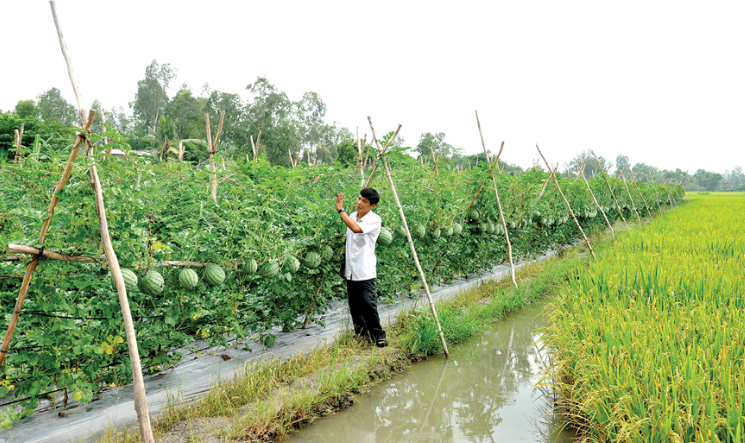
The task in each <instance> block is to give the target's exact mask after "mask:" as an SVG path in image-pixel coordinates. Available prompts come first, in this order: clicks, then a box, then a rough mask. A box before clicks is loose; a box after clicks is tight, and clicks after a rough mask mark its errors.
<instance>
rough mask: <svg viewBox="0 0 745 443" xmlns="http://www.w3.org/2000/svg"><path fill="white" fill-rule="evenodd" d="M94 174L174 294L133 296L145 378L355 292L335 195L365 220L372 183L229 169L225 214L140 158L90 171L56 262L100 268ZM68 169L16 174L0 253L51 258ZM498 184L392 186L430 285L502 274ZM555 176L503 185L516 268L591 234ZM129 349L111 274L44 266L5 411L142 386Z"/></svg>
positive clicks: (326, 170) (12, 365) (387, 291)
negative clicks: (35, 252)
mask: <svg viewBox="0 0 745 443" xmlns="http://www.w3.org/2000/svg"><path fill="white" fill-rule="evenodd" d="M94 161H95V162H98V168H99V174H100V176H101V180H102V183H103V189H104V199H105V204H106V208H107V217H108V222H109V228H110V232H111V238H112V242H113V244H114V249H115V250H116V252H117V255H118V258H119V261H120V263H121V266H122V267H123V268H126V269H128V270H130V271H132V274H133V275H134V276H136V277H137V278H138V280H139V281H140V285H139V287H140V288H143V282H144V281H146V280H147V278H146V275H147V273H148V272H150V271H155V272H157V273H158V274H159V275H160V276H162V277H163V281H162V290H161V288H160V286H158V288H157V289H158V290H157V291H155V290H147V291H141V290H138V289H136V286H131V285H130V287H131V288H132V289H135V290H133V291H131V292H130V293H129V297H130V305H131V310H132V314H133V317H134V318H135V320H136V329H137V339H138V345H139V349H140V353H141V358H142V361H143V364H144V365H145V367H146V370H148V371H157V370H159V369H160V368H162V367H165V366H168V365H171V364H173V363H175V362H176V361H178V359H179V358H180V357H181V356H180V355H178V354H176V353H172V352H169V351H170V350H171V349H174V348H176V347H179V346H183V345H186V344H188V343H190V342H192V341H193V340H194V338H195V336H196V337H198V338H203V339H205V340H207V341H209V342H210V343H212V344H218V343H224V342H225V337H226V336H227V335H231V336H235V337H238V338H240V339H250V337H251V336H253V335H254V334H259V335H260V336H262V340H263V341H264V343H266V344H267V345H271V343H272V339H273V335H272V334H271V333H270V332H271V330H272V328H273V327H281V328H282V329H284V330H289V329H292V328H295V327H297V326H298V325H299V324H300V323H302V321H303V320H304V318H305V317H306V316H307V317H308V319H309V320H310V321H317V322H321V320H320V314H322V313H323V312H324V311H325V309H326V306H327V305H328V303H329V301H331V300H332V299H334V298H337V297H339V296H340V295H343V294H344V288H343V286H342V281H341V279H339V277H338V275H337V273H338V268H339V264H340V260H341V253H342V251H343V246H344V245H343V232H344V225H343V223H342V222H341V220H340V219H339V216H338V214H337V213H336V211H335V210H334V199H333V197H334V196H335V195H336V194H337V193H339V192H343V193H344V195H345V196H346V198H345V202H347V203H348V205H349V207H348V210H349V211H350V212H351V210H353V208H352V206H351V205H352V204H353V203H354V200H355V198H356V196H357V193H358V192H359V189H360V187H361V186H360V183H361V176H360V173H359V171H354V170H350V171H339V170H334V169H333V168H330V167H322V166H315V167H304V168H294V169H285V168H276V167H272V166H271V165H269V164H267V163H241V164H237V165H236V164H233V165H231V166H228V167H227V168H225V169H222V168H221V169H220V170H219V171H218V172H217V179H218V191H217V203H215V202H213V201H212V199H211V196H210V188H211V182H212V171H211V170H207V169H194V168H192V167H191V166H186V165H183V164H175V163H161V164H157V165H153V164H149V163H147V162H146V161H144V160H142V159H130V160H129V161H121V160H116V159H108V160H106V161H103V157H99V158H97V159H90V160H79V161H78V163H79V164H78V165H76V166H75V169H74V172H73V175H72V177H71V179H70V182H69V184H68V186H67V188H66V189H65V191H64V192H62V193H61V195H60V203H59V205H58V207H57V210H56V213H55V216H54V219H53V221H52V224H51V228H50V231H49V234H48V235H47V240H46V242H45V244H44V247H45V248H46V249H49V250H54V251H56V252H60V253H65V254H69V255H83V256H91V257H100V256H101V255H102V247H101V245H100V231H99V227H98V219H97V215H96V209H95V201H94V199H93V196H92V192H91V186H90V182H89V180H88V178H87V175H86V167H87V166H88V162H94ZM218 164H220V160H219V159H218ZM62 166H63V165H62V164H61V163H60V162H55V161H53V162H51V163H34V162H29V163H28V164H26V165H24V167H23V168H18V167H15V166H12V165H11V166H7V167H6V168H5V170H4V171H3V174H1V175H0V214H2V215H0V244H23V245H28V246H38V245H36V241H37V236H38V233H39V231H40V227H41V224H42V222H43V219H44V218H45V215H46V211H45V210H46V208H47V206H48V204H49V200H50V198H51V191H52V190H53V188H54V185H55V183H56V181H57V180H58V178H59V176H60V171H61V168H62ZM394 170H396V165H395V163H394ZM367 174H369V171H366V173H365V178H366V176H367ZM488 177H489V176H488V172H487V171H486V170H485V169H482V168H474V169H470V170H466V171H462V172H455V171H449V170H442V171H440V172H439V175H436V174H434V173H433V172H432V171H431V170H429V169H427V168H422V167H405V168H403V167H402V168H401V170H396V172H395V173H394V177H393V178H394V181H395V182H396V188H397V191H398V193H399V194H400V196H401V199H402V204H403V206H404V211H405V213H406V215H407V220H408V224H409V226H411V227H412V228H413V229H414V231H415V232H416V233H418V234H417V235H416V236H415V245H416V248H417V251H418V254H419V257H420V259H421V261H422V266H423V268H424V270H425V274H426V277H427V279H428V281H441V282H447V281H449V280H451V279H452V278H455V277H457V276H462V275H464V274H467V273H473V272H476V271H478V270H481V269H488V268H490V267H492V266H493V265H495V264H499V263H501V262H502V261H504V259H505V256H506V252H507V247H506V244H505V237H504V235H503V232H501V229H499V228H498V226H499V227H500V228H501V222H500V219H499V215H498V210H497V207H496V203H495V197H494V192H493V189H492V188H491V182H490V181H486V180H487V179H488ZM547 178H548V174H546V173H544V172H542V171H540V170H530V171H528V172H526V173H524V174H522V175H520V176H504V175H500V176H498V178H497V180H498V187H499V192H500V198H501V199H502V204H503V208H504V213H505V218H506V222H507V226H508V230H509V234H510V239H511V240H512V243H513V248H514V249H515V250H516V251H517V254H518V255H526V254H530V253H534V252H538V251H541V250H544V249H546V248H550V247H553V246H555V245H557V244H566V243H570V242H572V241H574V240H575V239H576V238H577V236H578V235H579V231H578V229H577V227H576V226H575V224H574V222H573V220H572V219H571V218H570V217H569V213H568V211H567V209H566V207H565V206H564V203H563V201H562V200H561V199H560V198H559V197H558V195H557V193H556V192H555V190H554V189H553V187H552V186H549V187H548V188H547V190H546V193H545V194H544V195H543V196H542V198H541V199H540V201H537V197H538V195H539V194H540V192H541V188H542V186H543V183H544V182H545V180H546V179H547ZM560 183H561V184H562V188H563V190H564V192H565V194H566V195H567V198H568V199H569V200H570V202H571V204H572V206H573V208H574V210H575V212H576V213H577V215H578V217H579V220H580V222H581V224H582V226H583V229H585V230H590V231H593V230H597V229H603V226H605V221H604V220H603V218H602V217H601V216H599V214H598V212H597V210H596V208H595V205H594V203H593V201H592V198H591V196H590V194H589V193H588V192H587V190H586V188H585V184H584V182H582V181H574V180H560ZM590 184H591V187H592V188H593V190H594V192H595V194H596V197H597V198H598V200H599V202H600V204H601V206H604V207H605V208H607V209H608V216H609V218H610V220H611V222H614V221H616V220H617V219H619V217H620V215H619V214H618V212H617V211H616V210H615V209H614V208H615V203H614V202H613V201H612V199H611V197H610V193H609V191H608V189H607V186H606V184H605V182H604V181H602V180H600V179H593V180H590ZM611 184H612V186H616V187H617V191H616V195H617V197H618V199H619V204H620V205H621V207H622V208H623V211H624V216H625V217H626V218H627V219H629V218H631V217H635V216H633V215H632V212H631V208H633V207H637V208H639V209H640V210H641V208H642V203H641V199H639V198H637V199H634V200H633V201H632V200H631V199H629V198H628V196H627V195H626V194H625V191H624V192H621V190H623V189H624V188H623V186H624V185H623V183H618V181H617V180H615V179H611ZM372 185H373V186H374V187H376V188H377V189H378V190H379V191H380V193H381V196H382V199H381V202H380V204H379V205H378V207H377V208H376V209H375V212H377V213H378V214H380V215H381V217H382V219H383V225H384V229H386V230H389V232H390V234H391V235H390V243H389V244H384V243H386V240H388V239H387V238H386V236H385V235H384V236H383V237H382V240H381V241H379V243H378V250H377V255H378V263H379V265H378V275H379V280H378V289H379V296H380V297H382V298H386V299H392V298H394V297H397V296H401V295H405V293H406V292H408V291H407V289H412V290H413V289H416V288H417V287H418V286H419V279H418V275H417V272H416V270H415V269H414V266H413V263H412V260H411V257H410V252H409V249H408V247H407V245H406V243H405V238H404V237H403V236H402V232H401V223H400V220H399V216H398V211H397V209H396V207H395V205H394V204H393V198H392V194H391V192H390V189H389V186H388V182H387V181H386V180H385V177H384V176H383V175H382V174H380V173H379V174H378V175H377V176H376V177H375V179H374V181H373V184H372ZM640 187H641V192H642V193H643V194H644V197H645V200H646V201H647V202H648V203H649V204H650V205H652V208H651V209H652V210H653V211H655V210H657V206H656V205H657V203H656V202H657V199H656V197H655V191H656V192H657V194H659V196H660V197H661V198H660V200H659V201H660V203H661V204H662V205H664V206H667V205H668V203H667V190H666V189H665V188H663V187H662V186H657V187H656V188H655V187H653V186H651V185H645V184H640ZM669 190H670V192H672V195H673V198H674V199H676V200H679V199H681V198H682V195H683V193H682V190H681V189H679V188H677V189H673V188H670V189H669ZM477 194H478V196H477V198H476V199H475V201H474V196H476V195H477ZM632 196H633V194H632ZM663 196H664V198H662V197H663ZM637 197H638V195H637ZM472 201H473V205H472V207H471V211H470V212H468V211H467V209H468V208H469V206H471V203H472ZM27 260H28V258H22V259H21V260H20V261H2V262H0V275H4V276H14V275H21V274H23V272H24V266H25V264H26V262H27ZM173 262H190V263H191V265H190V266H186V267H187V268H190V269H192V270H193V271H194V272H195V273H196V280H195V279H194V278H193V276H189V278H190V281H191V282H192V283H194V282H195V281H196V283H197V284H196V286H194V285H185V284H184V283H183V282H180V281H179V274H180V273H181V271H182V270H183V268H184V266H175V265H174V263H173ZM180 264H182V265H183V264H184V263H180ZM203 264H204V265H206V264H218V265H219V266H220V270H222V271H224V272H225V276H224V280H223V281H221V282H219V283H218V284H216V285H214V284H208V283H207V282H205V278H204V277H205V274H206V273H207V272H208V271H207V268H205V267H203V266H202V265H203ZM212 283H214V281H213V282H212ZM158 285H160V283H158ZM19 286H20V280H18V279H13V278H3V279H0V299H1V300H2V306H4V307H5V309H6V314H9V313H10V309H9V308H10V307H11V306H13V303H14V301H15V297H16V296H17V295H18V291H19ZM143 289H145V288H143ZM402 292H403V293H402ZM7 321H8V316H7V315H6V316H5V318H4V320H3V321H2V322H0V325H2V326H3V327H6V326H7ZM123 336H124V331H123V325H122V321H121V317H120V312H119V306H118V300H117V297H116V294H115V291H113V290H112V286H111V282H110V276H109V272H108V269H107V267H106V266H105V264H104V263H101V264H81V263H73V262H61V261H51V260H42V261H41V262H40V264H39V266H38V267H37V271H36V274H35V276H34V278H33V279H32V281H31V288H30V292H29V296H28V298H27V301H26V304H25V305H24V307H23V313H22V315H21V320H20V322H19V325H18V329H17V333H16V335H15V337H14V340H13V342H12V346H11V353H10V354H9V356H8V358H7V359H6V361H5V363H4V365H3V367H2V381H0V385H2V386H0V399H2V398H5V399H6V400H8V401H14V400H23V401H22V404H23V405H24V407H25V408H26V409H25V412H22V414H25V413H28V412H29V411H31V410H32V409H33V407H34V406H35V405H36V399H37V397H38V396H40V395H42V394H46V393H48V392H50V391H53V390H55V389H64V390H66V391H71V392H73V393H74V398H75V399H76V400H77V399H79V400H81V401H90V399H91V397H92V393H93V392H95V391H97V390H99V389H101V388H102V387H104V386H112V385H117V384H121V383H128V382H129V380H131V373H130V369H129V359H128V357H127V355H126V349H125V348H124V347H123V346H122V345H121V343H122V337H123ZM10 387H13V389H10ZM52 395H54V394H52ZM6 414H7V415H6V416H7V417H8V420H10V421H14V420H15V419H17V418H18V416H19V415H18V413H17V411H16V409H15V408H14V406H13V405H11V407H10V408H9V409H8V412H6Z"/></svg>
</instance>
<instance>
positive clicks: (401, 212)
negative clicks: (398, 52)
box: [373, 125, 450, 359]
mask: <svg viewBox="0 0 745 443" xmlns="http://www.w3.org/2000/svg"><path fill="white" fill-rule="evenodd" d="M399 127H400V125H399ZM373 133H374V130H373ZM378 146H380V143H378ZM383 166H384V168H385V173H386V175H387V176H388V184H389V185H390V187H391V192H393V198H394V199H395V201H396V206H397V207H398V214H399V216H400V217H401V224H402V225H403V227H404V229H405V230H406V239H407V241H408V242H409V248H410V249H411V255H412V257H414V264H415V265H416V270H417V272H419V278H420V279H421V280H422V286H423V287H424V293H425V294H427V300H429V307H430V309H432V316H433V317H434V319H435V324H437V332H438V333H439V334H440V341H441V342H442V349H443V350H444V351H445V358H448V359H449V358H450V352H449V351H448V345H447V343H445V335H444V334H443V333H442V327H441V326H440V319H439V318H438V317H437V309H436V308H435V302H434V301H433V300H432V294H431V293H430V292H429V285H428V284H427V279H426V278H425V276H424V271H422V265H421V264H420V263H419V256H418V255H417V253H416V248H415V247H414V241H413V240H412V239H411V232H409V225H408V224H407V223H406V215H404V209H403V207H402V206H401V201H400V200H399V199H398V193H397V192H396V186H395V185H394V184H393V177H392V176H391V165H390V164H389V163H388V161H387V159H385V158H384V161H383Z"/></svg>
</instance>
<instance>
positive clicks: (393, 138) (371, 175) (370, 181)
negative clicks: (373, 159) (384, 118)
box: [365, 116, 401, 188]
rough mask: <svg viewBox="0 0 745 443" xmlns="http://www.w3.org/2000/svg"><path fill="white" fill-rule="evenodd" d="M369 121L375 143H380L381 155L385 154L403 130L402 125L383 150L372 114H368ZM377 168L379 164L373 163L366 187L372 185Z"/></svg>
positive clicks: (379, 150)
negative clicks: (376, 133)
mask: <svg viewBox="0 0 745 443" xmlns="http://www.w3.org/2000/svg"><path fill="white" fill-rule="evenodd" d="M367 121H368V122H370V129H371V130H372V133H373V140H375V143H376V144H377V145H378V152H379V153H380V155H383V154H385V153H386V152H387V151H388V147H389V146H390V145H391V143H393V140H395V139H396V136H397V135H398V131H400V130H401V125H400V124H399V125H398V128H396V132H394V133H393V137H391V138H390V139H389V140H388V143H386V144H385V147H384V148H383V150H381V149H380V142H379V141H378V137H377V136H376V135H375V128H374V127H373V124H372V119H371V118H370V116H367ZM377 170H378V166H377V165H376V164H375V163H373V170H372V172H370V177H369V178H368V179H367V186H365V187H367V188H369V187H370V184H371V183H372V179H373V177H375V171H377Z"/></svg>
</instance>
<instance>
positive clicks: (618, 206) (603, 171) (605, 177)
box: [590, 151, 629, 226]
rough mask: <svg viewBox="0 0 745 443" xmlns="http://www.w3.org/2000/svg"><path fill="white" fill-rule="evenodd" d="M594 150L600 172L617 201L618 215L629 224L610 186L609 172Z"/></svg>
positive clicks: (611, 194) (593, 154)
mask: <svg viewBox="0 0 745 443" xmlns="http://www.w3.org/2000/svg"><path fill="white" fill-rule="evenodd" d="M590 152H592V156H593V157H595V161H596V162H597V164H598V168H600V172H602V173H603V178H604V179H605V184H606V185H608V191H610V196H611V197H613V201H614V202H615V203H616V209H618V215H620V216H621V220H623V223H624V224H625V225H626V226H628V225H629V223H628V222H627V221H626V217H624V216H623V211H622V210H621V205H619V204H618V200H617V199H616V194H614V193H613V189H611V187H610V182H609V181H608V173H607V172H605V168H603V165H601V164H600V160H599V159H598V156H597V155H595V151H590Z"/></svg>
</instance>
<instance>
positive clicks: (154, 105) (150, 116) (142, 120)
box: [129, 60, 176, 132]
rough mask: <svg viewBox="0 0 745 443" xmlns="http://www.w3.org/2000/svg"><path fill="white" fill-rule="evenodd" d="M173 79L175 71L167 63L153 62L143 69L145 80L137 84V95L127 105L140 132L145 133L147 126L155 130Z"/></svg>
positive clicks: (166, 101)
mask: <svg viewBox="0 0 745 443" xmlns="http://www.w3.org/2000/svg"><path fill="white" fill-rule="evenodd" d="M175 78H176V69H174V68H171V65H170V64H169V63H165V64H163V65H159V64H158V62H157V61H155V60H153V61H152V63H150V65H149V66H148V67H147V68H146V69H145V78H144V79H143V80H140V81H138V82H137V94H135V99H134V101H133V102H131V103H130V104H129V107H130V108H132V112H133V113H134V117H135V120H136V121H137V123H138V126H139V129H140V131H142V132H145V128H146V127H147V126H150V127H151V128H152V130H153V131H155V130H156V129H157V126H158V118H159V117H160V115H161V114H162V113H163V110H164V109H165V107H166V104H167V103H168V87H169V86H170V84H171V82H172V81H173V80H174V79H175Z"/></svg>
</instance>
